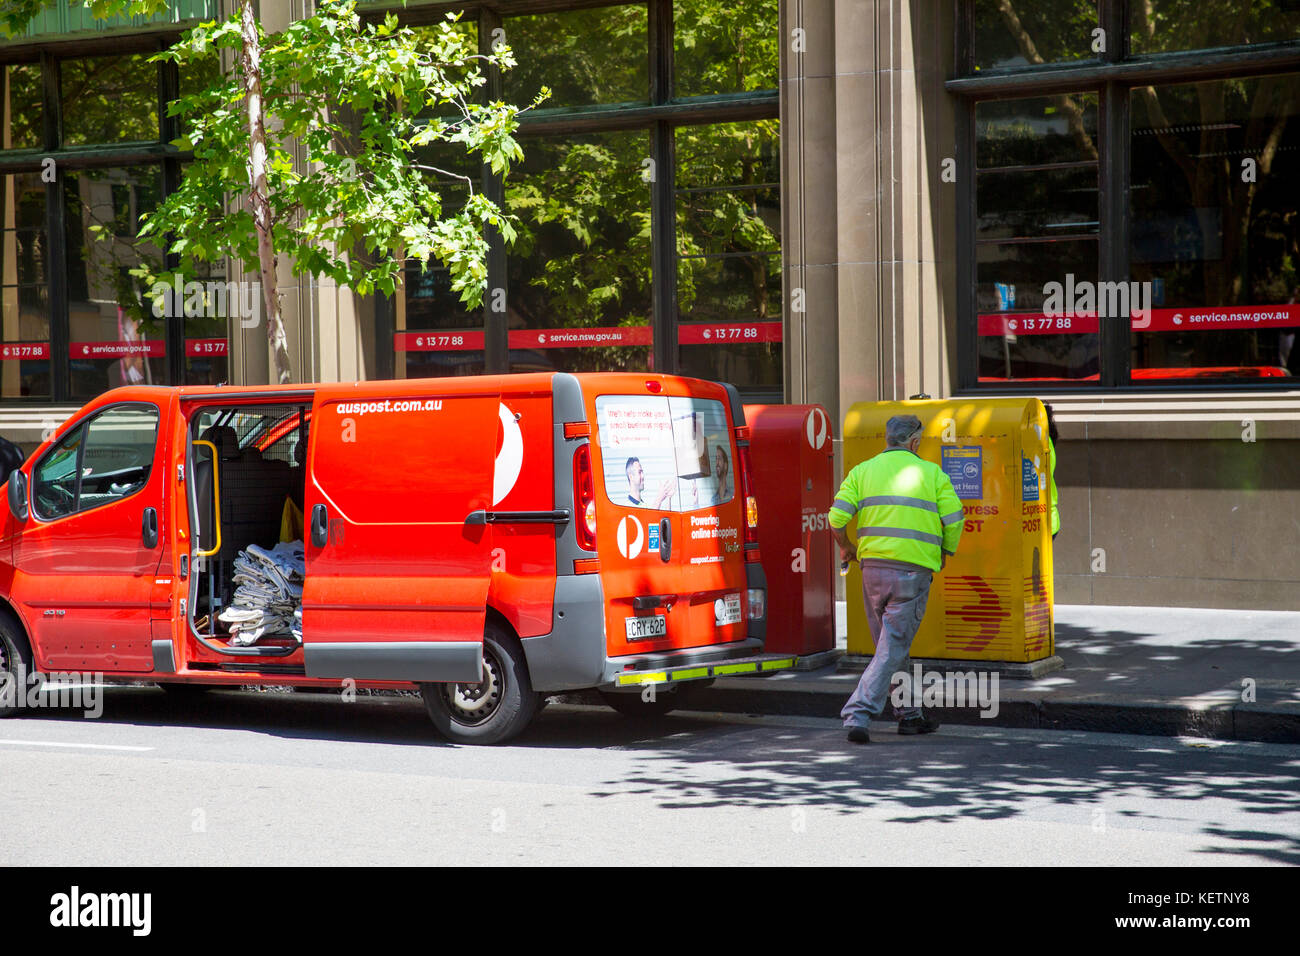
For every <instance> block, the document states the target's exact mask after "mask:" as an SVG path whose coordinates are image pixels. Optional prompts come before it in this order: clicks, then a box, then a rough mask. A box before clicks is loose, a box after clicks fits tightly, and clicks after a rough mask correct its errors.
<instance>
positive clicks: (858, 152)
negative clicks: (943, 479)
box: [781, 0, 969, 427]
mask: <svg viewBox="0 0 1300 956" xmlns="http://www.w3.org/2000/svg"><path fill="white" fill-rule="evenodd" d="M952 7H953V5H952V4H951V3H949V2H946V0H915V2H913V3H904V2H902V0H787V2H785V3H783V4H782V7H781V29H782V40H783V48H782V63H781V138H782V142H781V146H782V167H783V168H782V183H781V188H782V216H783V229H784V234H783V256H784V260H785V261H784V272H785V321H786V337H785V338H786V350H785V351H786V383H787V384H786V396H787V400H789V401H792V402H821V403H822V404H824V405H825V406H826V407H827V408H828V409H830V410H831V413H832V415H833V416H834V417H835V419H836V420H837V422H840V423H842V422H843V416H844V412H845V411H846V410H847V408H848V406H849V405H851V404H852V403H853V402H855V401H862V400H871V401H874V400H889V399H897V398H906V397H907V396H909V395H911V394H915V393H917V392H921V391H924V392H927V393H929V394H930V395H932V396H934V397H936V398H938V397H941V396H946V395H948V394H950V393H951V392H952V390H953V386H954V383H955V380H956V377H955V376H956V369H955V356H953V355H951V354H950V350H951V349H952V348H953V346H954V345H955V341H956V284H955V273H954V269H955V255H956V248H955V244H954V223H955V199H956V184H955V183H951V182H947V183H946V182H943V174H944V166H943V160H944V159H945V158H950V157H952V156H953V153H954V145H953V144H954V133H955V128H954V122H955V119H954V108H953V107H954V102H953V100H952V98H951V97H950V96H949V95H948V94H947V92H946V91H945V90H944V88H943V83H944V80H945V79H946V78H947V77H948V75H949V74H950V73H951V71H952V63H953V9H952ZM797 31H802V32H801V33H800V32H797ZM955 172H956V175H958V176H960V175H963V174H967V175H968V174H969V171H962V170H956V171H955ZM801 299H802V305H803V306H804V309H805V311H803V312H798V311H796V309H797V308H798V306H799V305H800V300H801ZM841 427H842V425H841Z"/></svg>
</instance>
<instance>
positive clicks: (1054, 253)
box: [948, 0, 1300, 390]
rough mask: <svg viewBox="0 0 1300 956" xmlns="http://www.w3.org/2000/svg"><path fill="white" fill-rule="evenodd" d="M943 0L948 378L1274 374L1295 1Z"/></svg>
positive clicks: (1293, 135) (963, 382) (1299, 15)
mask: <svg viewBox="0 0 1300 956" xmlns="http://www.w3.org/2000/svg"><path fill="white" fill-rule="evenodd" d="M959 2H960V3H961V5H962V7H963V8H964V16H959V17H958V24H959V30H958V37H957V44H956V50H957V63H956V66H957V73H958V76H957V77H956V78H954V79H953V80H950V81H949V84H948V86H949V89H950V90H951V91H952V92H953V93H955V94H956V95H957V96H959V97H960V104H959V116H960V117H961V122H962V124H963V126H964V129H963V132H962V135H961V136H960V137H959V143H960V144H962V146H961V148H962V150H963V151H964V152H965V153H966V156H967V159H968V160H969V162H970V165H971V167H972V168H973V172H974V175H973V176H971V177H968V178H967V179H966V181H965V182H962V181H961V180H960V178H959V180H958V189H959V195H960V202H961V203H962V204H963V215H962V216H961V217H959V222H958V243H959V269H958V289H957V292H958V296H957V299H958V304H959V317H958V322H959V326H958V330H959V336H958V338H959V343H960V344H959V348H960V351H961V355H960V357H959V386H960V387H961V388H963V389H1000V388H1007V387H1023V388H1032V389H1034V390H1041V389H1047V390H1051V389H1053V388H1078V387H1080V386H1081V385H1084V384H1085V383H1086V385H1087V386H1088V387H1098V388H1151V387H1160V388H1176V387H1200V388H1203V387H1205V386H1206V385H1207V384H1214V385H1218V386H1220V387H1225V388H1228V387H1243V386H1252V385H1253V386H1255V387H1267V386H1269V385H1271V384H1275V385H1282V386H1287V387H1294V386H1295V382H1296V380H1297V378H1300V349H1298V348H1297V346H1296V333H1297V332H1298V331H1300V275H1297V266H1296V262H1297V261H1300V224H1298V222H1297V218H1296V214H1295V210H1296V209H1297V208H1300V186H1297V185H1296V183H1297V182H1300V160H1298V159H1296V156H1300V117H1298V116H1297V113H1298V112H1300V7H1296V5H1294V4H1290V3H1283V4H1274V3H1257V2H1251V0H1232V2H1223V3H1210V4H1205V3H1194V2H1191V0H1154V2H1151V3H1144V4H1137V3H1127V2H1126V0H1098V2H1097V3H1096V4H1093V3H1083V2H1075V0H1050V2H1047V3H1043V4H1035V5H1034V7H1033V10H1032V11H1030V10H1029V9H1028V7H1027V5H1026V4H1023V3H1014V2H1013V3H1009V2H1006V0H998V2H994V0H959ZM1094 24H1095V27H1094V26H1093V25H1094ZM1092 29H1097V30H1101V31H1102V34H1104V43H1103V44H1102V45H1101V46H1099V47H1098V48H1097V49H1091V48H1088V52H1087V53H1086V54H1085V53H1084V52H1083V50H1084V49H1085V48H1084V47H1083V46H1082V44H1081V43H1080V41H1079V39H1078V38H1079V37H1080V36H1082V35H1087V34H1088V33H1089V32H1090V31H1091V30H1092ZM1125 31H1127V32H1125ZM1211 51H1212V52H1213V56H1210V55H1209V53H1210V52H1211ZM1067 61H1074V62H1073V65H1072V66H1070V68H1069V69H1068V70H1064V71H1063V70H1062V68H1061V64H1064V63H1066V62H1067ZM1157 68H1158V70H1159V73H1158V74H1157V75H1158V81H1157V82H1153V78H1154V77H1153V74H1152V72H1151V71H1152V70H1153V69H1157ZM1225 75H1226V78H1225Z"/></svg>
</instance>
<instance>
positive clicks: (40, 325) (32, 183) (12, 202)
mask: <svg viewBox="0 0 1300 956" xmlns="http://www.w3.org/2000/svg"><path fill="white" fill-rule="evenodd" d="M45 196H46V191H45V184H44V183H42V182H41V180H40V175H39V174H38V173H20V174H16V175H9V176H0V317H2V319H3V329H2V330H0V382H2V383H3V395H4V397H6V398H9V397H18V396H23V397H49V395H50V360H49V341H50V301H49V260H48V245H47V236H46V230H45Z"/></svg>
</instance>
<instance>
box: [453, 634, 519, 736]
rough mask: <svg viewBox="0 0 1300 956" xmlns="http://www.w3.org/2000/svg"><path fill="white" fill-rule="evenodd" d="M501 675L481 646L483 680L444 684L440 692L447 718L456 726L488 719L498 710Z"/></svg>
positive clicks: (488, 651)
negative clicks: (445, 702) (444, 698)
mask: <svg viewBox="0 0 1300 956" xmlns="http://www.w3.org/2000/svg"><path fill="white" fill-rule="evenodd" d="M504 689H505V674H504V671H503V669H502V667H501V662H500V661H499V660H498V659H497V656H496V654H495V653H493V652H492V650H491V649H490V648H489V647H488V646H487V645H486V644H485V645H484V646H483V680H482V681H481V682H479V683H477V684H445V685H443V693H444V694H445V695H446V698H447V706H448V707H449V708H450V709H451V718H452V720H454V721H456V723H458V724H464V725H465V726H467V727H477V726H478V725H479V724H482V723H485V722H486V721H488V720H490V719H491V718H492V715H493V714H495V713H496V712H497V710H498V709H499V708H500V707H501V697H502V691H503V690H504Z"/></svg>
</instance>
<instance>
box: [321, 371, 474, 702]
mask: <svg viewBox="0 0 1300 956" xmlns="http://www.w3.org/2000/svg"><path fill="white" fill-rule="evenodd" d="M434 388H435V389H436V386H434ZM382 389H383V386H379V385H375V386H360V387H357V388H349V389H348V390H347V393H346V400H344V399H341V398H340V392H339V391H338V390H336V389H328V390H326V389H322V390H321V392H318V393H317V398H316V402H315V404H314V406H313V414H312V425H311V438H310V445H311V447H310V450H309V455H308V461H307V466H308V478H307V488H306V502H305V504H306V509H305V519H306V525H307V527H306V538H307V541H306V551H307V580H306V584H305V586H304V589H303V649H304V656H305V662H306V667H307V674H308V675H309V676H311V677H339V678H346V677H352V678H356V679H358V680H402V681H477V680H480V679H481V677H480V669H481V665H482V643H483V626H484V616H485V613H486V605H487V591H488V578H489V573H490V564H491V555H490V553H489V543H490V533H489V532H488V529H487V526H486V525H484V524H482V523H475V522H473V521H470V522H467V521H466V518H467V517H468V516H469V515H470V514H471V513H472V512H476V511H482V510H483V509H486V508H490V507H491V506H492V473H493V462H494V458H495V453H496V434H497V424H498V411H497V406H498V404H499V402H500V396H499V395H497V394H484V395H475V394H469V395H467V394H464V393H458V394H457V393H451V394H438V393H437V392H436V391H434V392H433V393H432V394H425V393H415V392H413V391H411V390H409V389H408V388H406V387H403V388H402V392H403V393H404V394H402V395H401V396H400V397H397V396H395V395H394V394H393V393H392V391H391V386H389V391H387V392H385V391H383V390H382Z"/></svg>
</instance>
